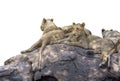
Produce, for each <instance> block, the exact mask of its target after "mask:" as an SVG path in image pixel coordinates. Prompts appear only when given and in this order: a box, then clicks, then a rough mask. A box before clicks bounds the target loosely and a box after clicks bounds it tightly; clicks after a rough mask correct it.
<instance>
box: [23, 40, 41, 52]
mask: <svg viewBox="0 0 120 81" xmlns="http://www.w3.org/2000/svg"><path fill="white" fill-rule="evenodd" d="M41 44H42V40H41V39H39V40H38V41H37V42H36V43H35V44H33V45H32V46H31V47H30V48H29V49H27V50H23V51H21V53H22V54H24V53H28V52H32V51H33V50H35V49H37V48H39V47H40V46H41Z"/></svg>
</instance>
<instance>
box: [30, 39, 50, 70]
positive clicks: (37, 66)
mask: <svg viewBox="0 0 120 81" xmlns="http://www.w3.org/2000/svg"><path fill="white" fill-rule="evenodd" d="M47 43H48V40H47V39H46V40H44V41H43V42H42V46H41V48H40V51H39V53H38V54H37V56H36V59H35V61H34V64H33V65H32V66H33V71H37V70H41V69H42V68H44V57H43V55H42V53H43V51H44V49H45V47H46V45H47Z"/></svg>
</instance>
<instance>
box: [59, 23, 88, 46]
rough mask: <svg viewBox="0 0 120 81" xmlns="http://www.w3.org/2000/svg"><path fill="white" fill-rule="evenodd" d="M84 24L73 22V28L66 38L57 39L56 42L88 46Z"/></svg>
mask: <svg viewBox="0 0 120 81" xmlns="http://www.w3.org/2000/svg"><path fill="white" fill-rule="evenodd" d="M84 26H85V24H84V23H82V24H80V23H77V24H75V23H73V25H72V27H73V30H72V32H71V33H70V34H69V36H68V37H67V38H64V39H61V40H58V41H57V43H64V44H68V45H73V46H79V47H82V48H88V41H87V34H86V33H85V31H84Z"/></svg>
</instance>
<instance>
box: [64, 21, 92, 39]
mask: <svg viewBox="0 0 120 81" xmlns="http://www.w3.org/2000/svg"><path fill="white" fill-rule="evenodd" d="M78 24H80V23H78ZM83 25H84V26H85V23H83ZM62 29H63V31H64V33H65V34H66V37H67V36H69V35H70V33H71V32H72V31H73V29H74V28H73V25H69V26H64V27H62ZM84 31H85V32H86V34H87V36H89V35H91V34H92V33H91V31H90V30H88V29H86V28H84Z"/></svg>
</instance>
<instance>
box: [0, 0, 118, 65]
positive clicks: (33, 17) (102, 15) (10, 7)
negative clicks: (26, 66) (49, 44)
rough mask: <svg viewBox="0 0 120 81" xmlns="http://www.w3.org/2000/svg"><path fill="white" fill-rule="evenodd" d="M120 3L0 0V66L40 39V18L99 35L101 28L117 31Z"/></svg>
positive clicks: (101, 0)
mask: <svg viewBox="0 0 120 81" xmlns="http://www.w3.org/2000/svg"><path fill="white" fill-rule="evenodd" d="M119 1H120V0H0V65H3V62H4V61H5V60H6V59H8V58H10V57H12V56H15V55H18V54H20V51H21V50H24V49H27V48H29V47H30V46H31V45H32V44H33V43H35V42H36V41H37V40H38V39H39V38H40V36H41V34H42V32H41V30H40V25H41V21H42V19H43V18H53V19H54V22H55V24H56V25H57V26H66V25H71V24H72V22H76V23H81V22H85V23H86V28H88V29H90V30H91V31H92V33H93V34H95V35H98V36H101V29H102V28H105V29H115V30H118V31H120V2H119Z"/></svg>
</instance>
